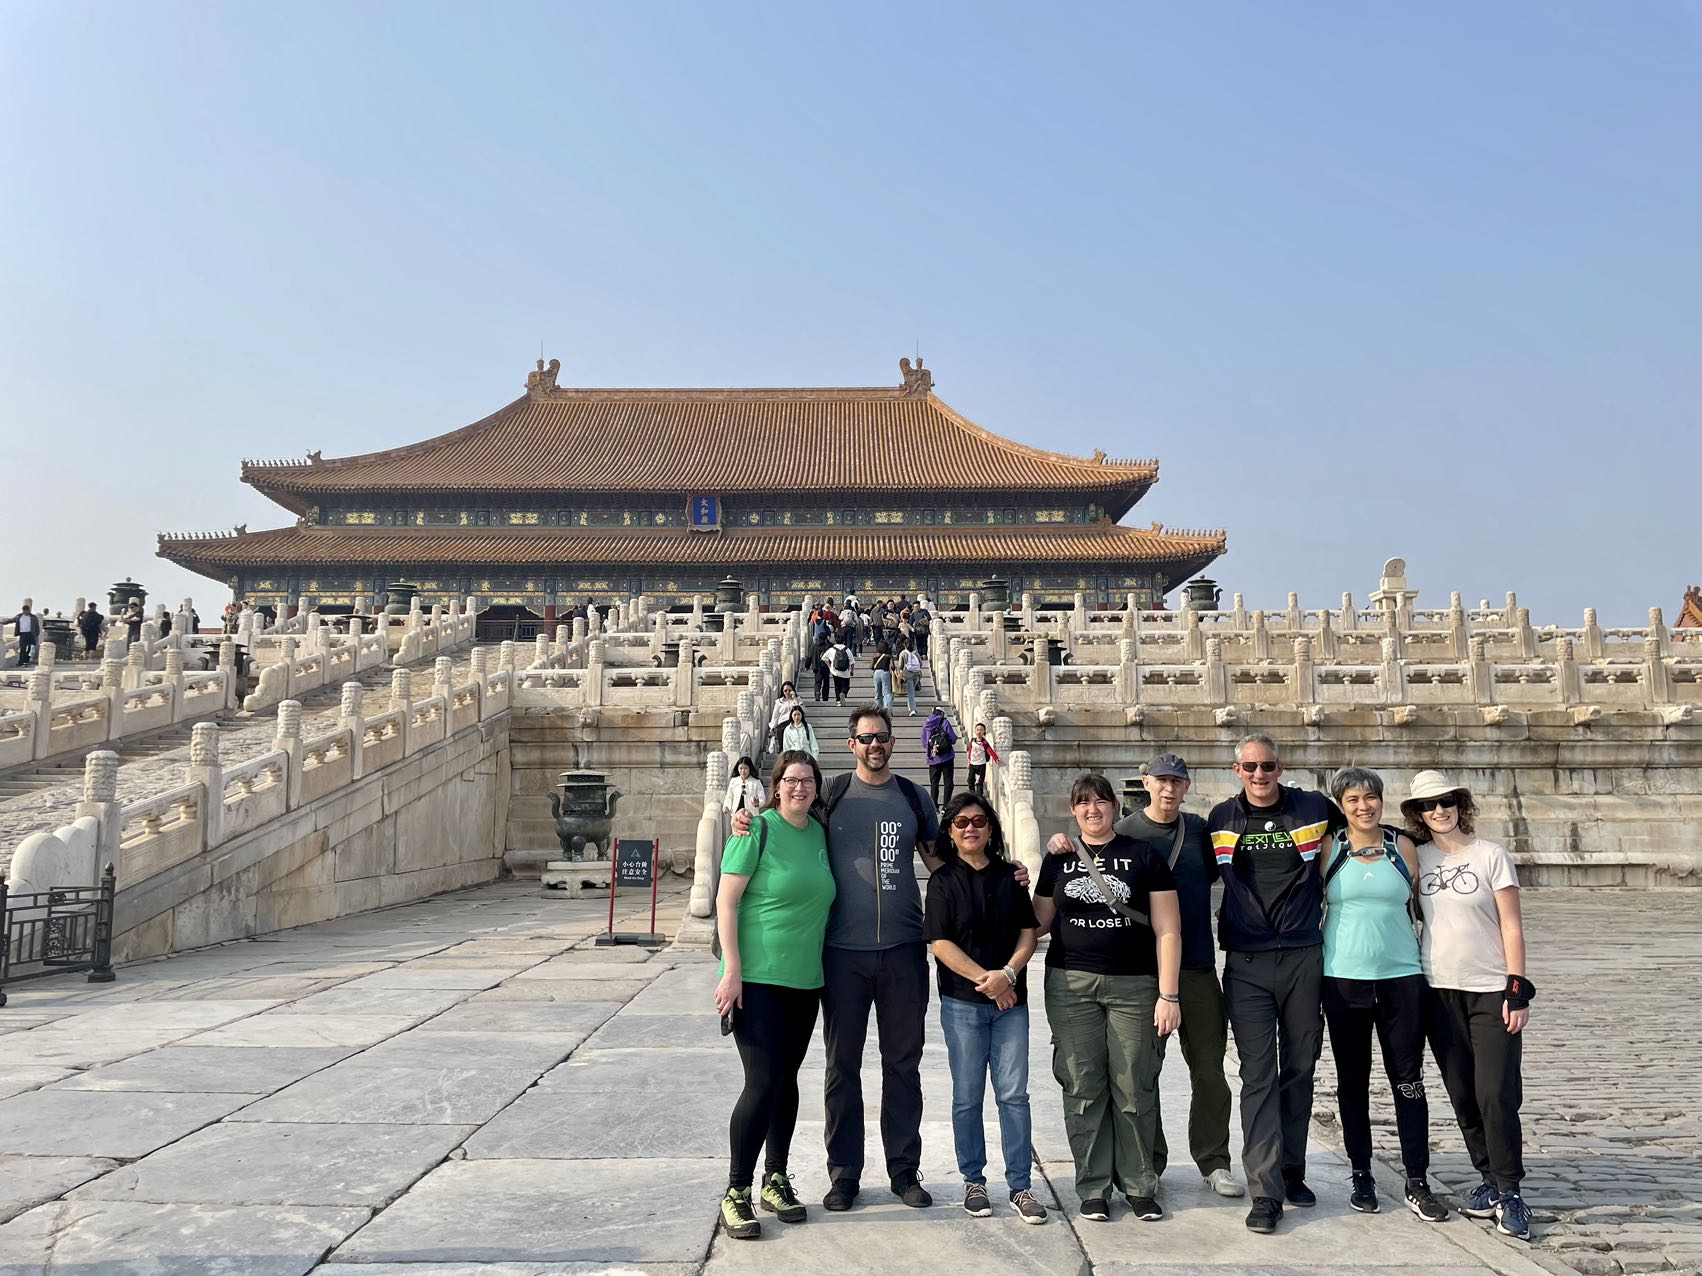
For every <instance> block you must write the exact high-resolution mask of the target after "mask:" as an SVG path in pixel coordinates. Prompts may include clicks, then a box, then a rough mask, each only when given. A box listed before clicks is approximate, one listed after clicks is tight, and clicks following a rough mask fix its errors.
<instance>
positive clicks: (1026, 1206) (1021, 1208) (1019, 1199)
mask: <svg viewBox="0 0 1702 1276" xmlns="http://www.w3.org/2000/svg"><path fill="white" fill-rule="evenodd" d="M1011 1208H1012V1209H1013V1210H1015V1211H1016V1216H1017V1217H1018V1218H1020V1219H1021V1220H1022V1221H1023V1222H1025V1223H1032V1224H1033V1225H1034V1226H1036V1227H1038V1226H1039V1225H1040V1224H1042V1223H1044V1222H1045V1221H1046V1207H1045V1206H1044V1205H1042V1204H1041V1203H1040V1202H1039V1201H1037V1200H1035V1199H1034V1193H1033V1192H1031V1191H1029V1190H1028V1189H1027V1188H1026V1187H1025V1188H1023V1189H1022V1190H1021V1191H1020V1192H1012V1193H1011Z"/></svg>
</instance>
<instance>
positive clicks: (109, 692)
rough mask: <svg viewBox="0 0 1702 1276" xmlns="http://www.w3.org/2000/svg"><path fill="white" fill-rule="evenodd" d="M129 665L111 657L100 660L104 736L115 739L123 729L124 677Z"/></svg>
mask: <svg viewBox="0 0 1702 1276" xmlns="http://www.w3.org/2000/svg"><path fill="white" fill-rule="evenodd" d="M128 669H129V666H128V665H127V664H126V663H125V662H124V661H122V660H114V659H112V658H111V657H108V658H107V659H105V660H103V661H101V662H100V689H101V694H102V695H104V696H105V697H106V700H107V705H106V738H107V739H108V740H116V739H117V738H118V737H119V735H121V734H122V733H123V731H124V679H125V674H126V673H127V671H128Z"/></svg>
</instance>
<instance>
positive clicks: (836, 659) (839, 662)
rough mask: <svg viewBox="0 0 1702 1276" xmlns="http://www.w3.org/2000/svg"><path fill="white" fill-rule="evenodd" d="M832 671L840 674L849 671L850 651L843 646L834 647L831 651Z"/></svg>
mask: <svg viewBox="0 0 1702 1276" xmlns="http://www.w3.org/2000/svg"><path fill="white" fill-rule="evenodd" d="M833 672H834V673H840V674H844V673H850V672H851V652H850V651H849V650H847V649H846V648H845V647H843V646H841V647H839V648H837V649H835V651H834V653H833Z"/></svg>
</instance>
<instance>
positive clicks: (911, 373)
mask: <svg viewBox="0 0 1702 1276" xmlns="http://www.w3.org/2000/svg"><path fill="white" fill-rule="evenodd" d="M898 371H899V373H900V374H901V375H902V376H903V378H904V380H903V387H904V393H906V394H918V395H920V394H932V393H933V392H934V374H933V373H932V372H929V371H928V370H927V369H926V368H924V367H923V366H922V356H921V355H917V356H916V366H915V367H911V366H910V360H909V359H900V360H899V361H898Z"/></svg>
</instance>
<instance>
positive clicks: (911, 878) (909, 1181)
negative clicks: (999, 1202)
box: [732, 707, 1028, 1211]
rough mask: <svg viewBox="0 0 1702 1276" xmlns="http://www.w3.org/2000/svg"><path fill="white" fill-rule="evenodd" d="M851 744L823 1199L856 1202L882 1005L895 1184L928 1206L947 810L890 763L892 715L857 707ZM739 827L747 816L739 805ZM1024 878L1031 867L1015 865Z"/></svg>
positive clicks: (837, 811) (832, 798)
mask: <svg viewBox="0 0 1702 1276" xmlns="http://www.w3.org/2000/svg"><path fill="white" fill-rule="evenodd" d="M849 725H850V738H849V739H848V740H847V741H846V747H847V748H849V749H850V751H851V754H852V756H853V757H855V758H856V759H857V767H856V770H855V771H853V772H851V773H850V774H846V775H837V776H835V777H834V778H833V779H832V780H831V781H829V783H828V786H827V792H826V795H825V798H824V801H823V811H824V813H825V815H826V817H827V858H828V863H829V864H830V865H831V866H832V869H833V878H834V881H835V882H836V883H837V884H838V894H837V896H836V897H835V899H834V904H833V913H832V916H831V917H830V918H829V919H828V927H827V947H826V950H825V952H824V953H823V956H822V968H823V971H824V974H825V977H826V980H827V983H826V986H825V988H824V990H823V993H822V1037H823V1042H824V1044H825V1046H826V1047H827V1086H826V1093H825V1096H824V1097H825V1100H826V1109H827V1176H828V1181H829V1184H830V1186H829V1188H828V1191H827V1195H826V1196H825V1197H824V1198H823V1200H822V1204H823V1205H825V1206H826V1207H827V1208H828V1209H830V1210H834V1211H841V1210H848V1209H850V1208H851V1207H852V1206H853V1205H854V1204H856V1201H857V1197H858V1194H859V1193H860V1192H861V1190H862V1177H863V1079H862V1067H863V1046H864V1042H865V1041H866V1039H867V1037H868V1033H869V1013H870V1011H871V1010H873V1011H874V1012H875V1019H876V1024H877V1025H878V1032H879V1040H880V1057H881V1078H882V1080H881V1114H880V1126H881V1142H882V1143H883V1145H884V1146H885V1150H886V1171H887V1177H888V1182H889V1184H890V1186H891V1188H892V1191H893V1193H894V1194H895V1195H896V1196H898V1197H899V1198H900V1199H901V1200H902V1201H903V1202H904V1203H905V1204H906V1205H910V1206H914V1207H916V1208H922V1207H924V1206H928V1205H932V1204H933V1201H934V1198H933V1196H932V1195H931V1194H930V1193H929V1192H928V1190H927V1189H926V1188H925V1187H923V1186H922V1179H921V1175H920V1174H919V1173H918V1170H919V1169H920V1166H921V1163H922V1043H923V1039H924V1035H925V1032H926V1027H927V1017H928V953H927V945H926V944H925V943H924V942H923V940H922V894H921V891H920V890H919V889H918V888H917V885H916V857H917V856H918V855H920V856H921V857H922V862H923V864H925V865H926V866H927V868H928V871H929V872H933V871H935V870H936V869H938V868H939V866H940V861H939V859H938V858H937V857H936V856H935V855H934V853H933V851H932V849H931V848H932V846H933V843H934V841H935V839H936V838H938V837H939V832H940V828H939V818H938V816H937V815H936V814H935V813H934V808H933V807H932V806H931V805H930V804H929V803H928V801H927V799H926V798H925V797H924V796H923V795H922V791H921V790H920V789H919V788H917V787H916V786H915V785H914V784H912V783H911V782H910V781H909V780H908V779H906V778H905V777H904V776H902V775H898V774H896V773H895V772H894V771H893V770H892V715H891V714H890V713H888V712H887V711H886V710H884V709H876V708H873V707H865V708H860V709H855V710H853V711H852V713H851V717H850V724H849ZM732 828H733V832H735V833H742V832H744V831H746V830H748V829H749V828H750V817H749V816H748V815H745V814H742V813H736V814H735V815H734V816H733V825H732ZM1017 880H1018V881H1019V882H1020V883H1021V885H1022V886H1023V887H1024V888H1026V887H1027V885H1028V874H1027V872H1026V870H1022V869H1019V870H1018V879H1017Z"/></svg>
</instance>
